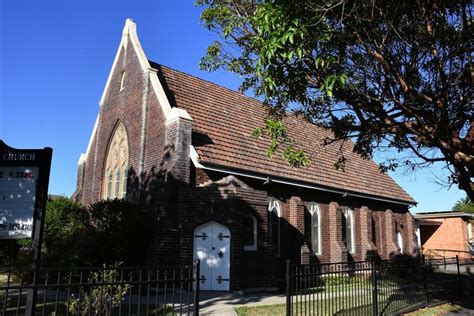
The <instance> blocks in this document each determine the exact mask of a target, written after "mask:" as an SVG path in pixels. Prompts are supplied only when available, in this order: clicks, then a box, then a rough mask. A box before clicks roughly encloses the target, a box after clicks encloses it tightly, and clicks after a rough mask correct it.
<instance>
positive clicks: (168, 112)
mask: <svg viewBox="0 0 474 316" xmlns="http://www.w3.org/2000/svg"><path fill="white" fill-rule="evenodd" d="M129 42H130V43H132V46H133V48H134V50H135V53H136V54H137V56H138V61H139V62H140V65H141V66H142V69H143V71H145V72H146V73H148V75H149V76H150V81H151V85H152V87H153V91H154V92H155V95H156V97H157V98H158V101H159V102H160V105H161V109H162V110H163V113H164V115H165V118H166V123H170V122H172V121H174V120H176V119H178V118H182V119H186V120H192V118H191V116H190V115H189V114H188V112H186V110H184V109H179V108H172V107H171V105H170V102H169V101H168V98H167V97H166V94H165V91H164V89H163V86H162V85H161V82H160V80H159V79H158V75H157V70H156V69H154V68H152V67H151V65H150V63H149V62H148V58H146V55H145V52H144V50H143V48H142V45H141V44H140V40H139V39H138V35H137V25H136V24H135V22H134V21H133V20H132V19H127V20H126V21H125V26H124V27H123V32H122V39H121V41H120V44H119V48H118V50H117V54H116V55H115V59H114V63H113V64H112V69H111V70H110V73H109V77H108V79H107V83H106V84H105V88H104V91H103V93H102V97H101V99H100V102H99V104H100V106H102V104H103V102H104V99H105V95H106V94H107V90H108V89H109V84H110V80H111V79H112V74H113V73H114V70H115V67H116V66H117V61H118V59H119V56H120V50H121V49H122V46H124V47H128V44H129Z"/></svg>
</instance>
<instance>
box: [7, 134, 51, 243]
mask: <svg viewBox="0 0 474 316" xmlns="http://www.w3.org/2000/svg"><path fill="white" fill-rule="evenodd" d="M51 155H52V149H51V148H44V149H15V148H11V147H9V146H8V145H6V144H5V143H4V142H3V141H1V140H0V239H23V238H34V237H35V236H34V235H33V232H34V226H35V225H37V230H41V232H39V231H38V232H37V233H39V235H42V226H43V223H42V218H43V213H44V212H43V211H44V207H45V205H46V198H47V192H48V182H49V171H50V166H51ZM37 237H40V236H37Z"/></svg>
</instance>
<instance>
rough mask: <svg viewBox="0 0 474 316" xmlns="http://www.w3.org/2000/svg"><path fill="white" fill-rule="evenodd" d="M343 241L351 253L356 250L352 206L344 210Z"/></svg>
mask: <svg viewBox="0 0 474 316" xmlns="http://www.w3.org/2000/svg"><path fill="white" fill-rule="evenodd" d="M342 215H343V216H342V225H341V226H342V241H343V242H344V244H345V245H346V248H347V250H348V251H349V252H350V253H354V252H355V236H354V234H355V232H354V211H353V210H351V209H350V208H344V209H343V210H342Z"/></svg>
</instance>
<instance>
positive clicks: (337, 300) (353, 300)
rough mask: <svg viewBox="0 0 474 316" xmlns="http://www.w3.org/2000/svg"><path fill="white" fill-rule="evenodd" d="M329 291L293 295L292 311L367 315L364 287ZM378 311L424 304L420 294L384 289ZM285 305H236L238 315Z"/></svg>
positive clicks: (278, 310)
mask: <svg viewBox="0 0 474 316" xmlns="http://www.w3.org/2000/svg"><path fill="white" fill-rule="evenodd" d="M330 294H331V293H326V294H324V293H317V294H313V295H308V296H306V297H295V296H294V297H293V305H292V313H293V315H334V314H336V313H338V314H356V315H370V314H371V313H372V295H371V293H370V292H368V291H366V292H364V293H361V294H360V295H349V294H347V293H346V295H343V294H344V293H339V294H340V295H338V296H337V297H331V295H330ZM378 302H379V308H378V310H379V313H383V314H401V313H404V312H408V311H410V310H414V309H417V308H420V307H422V306H423V304H424V297H423V296H422V295H421V294H417V293H410V294H409V295H407V294H406V293H403V292H400V291H391V290H390V291H388V290H387V291H385V292H383V291H382V292H380V293H379V294H378ZM285 311H286V305H285V304H278V305H266V306H255V307H249V306H242V307H238V308H236V312H237V314H238V315H245V316H250V315H263V316H265V315H285Z"/></svg>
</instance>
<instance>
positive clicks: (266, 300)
mask: <svg viewBox="0 0 474 316" xmlns="http://www.w3.org/2000/svg"><path fill="white" fill-rule="evenodd" d="M285 301H286V297H285V294H278V293H255V294H254V293H249V294H245V295H242V294H237V293H229V292H201V293H200V304H199V307H200V310H199V313H200V314H201V315H222V316H234V315H237V313H236V312H235V310H234V308H236V307H239V306H243V305H246V306H258V305H275V304H285Z"/></svg>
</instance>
